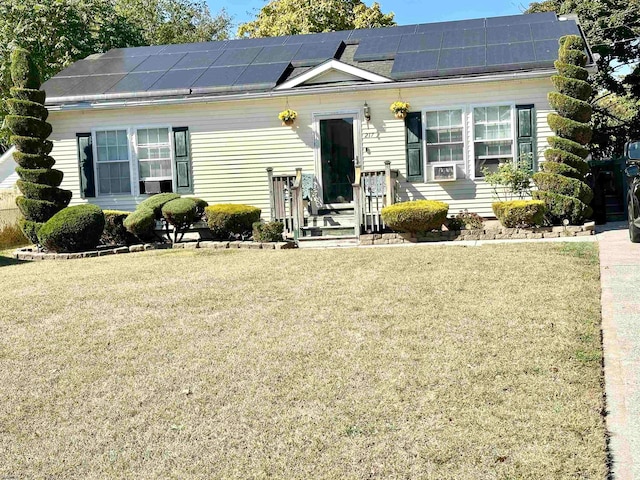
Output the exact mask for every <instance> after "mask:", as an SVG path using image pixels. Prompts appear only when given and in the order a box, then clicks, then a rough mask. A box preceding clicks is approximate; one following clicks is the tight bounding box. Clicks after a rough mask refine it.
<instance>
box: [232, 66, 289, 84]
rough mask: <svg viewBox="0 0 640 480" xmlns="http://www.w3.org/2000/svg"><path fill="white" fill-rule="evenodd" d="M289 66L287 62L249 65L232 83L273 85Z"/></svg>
mask: <svg viewBox="0 0 640 480" xmlns="http://www.w3.org/2000/svg"><path fill="white" fill-rule="evenodd" d="M287 68H289V63H284V62H283V63H264V64H260V65H249V66H248V67H247V68H246V69H245V70H244V71H243V72H242V73H241V74H240V76H239V77H238V79H237V80H236V81H235V82H234V85H260V86H264V87H265V88H266V87H273V86H275V85H276V84H277V83H278V80H280V78H281V77H282V74H283V73H284V72H285V71H286V70H287Z"/></svg>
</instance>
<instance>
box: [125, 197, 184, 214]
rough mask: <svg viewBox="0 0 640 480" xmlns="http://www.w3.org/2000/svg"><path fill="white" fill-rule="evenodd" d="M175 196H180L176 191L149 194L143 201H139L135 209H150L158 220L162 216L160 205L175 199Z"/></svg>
mask: <svg viewBox="0 0 640 480" xmlns="http://www.w3.org/2000/svg"><path fill="white" fill-rule="evenodd" d="M176 198H180V195H178V194H177V193H158V194H156V195H151V196H150V197H149V198H147V199H146V200H145V201H143V202H141V203H140V204H139V205H138V207H137V208H136V210H140V209H146V210H151V211H152V212H153V214H154V216H155V218H156V219H158V220H160V218H161V217H162V207H163V206H164V204H165V203H167V202H170V201H171V200H175V199H176Z"/></svg>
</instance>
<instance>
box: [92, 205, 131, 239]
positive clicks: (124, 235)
mask: <svg viewBox="0 0 640 480" xmlns="http://www.w3.org/2000/svg"><path fill="white" fill-rule="evenodd" d="M103 213H104V230H103V232H102V236H101V237H100V243H102V244H104V245H133V244H134V243H137V241H138V240H137V238H136V237H135V236H134V235H133V234H131V233H129V232H128V231H127V229H126V228H125V226H124V220H125V219H126V218H127V217H128V216H129V215H130V213H131V212H123V211H120V210H105V211H104V212H103Z"/></svg>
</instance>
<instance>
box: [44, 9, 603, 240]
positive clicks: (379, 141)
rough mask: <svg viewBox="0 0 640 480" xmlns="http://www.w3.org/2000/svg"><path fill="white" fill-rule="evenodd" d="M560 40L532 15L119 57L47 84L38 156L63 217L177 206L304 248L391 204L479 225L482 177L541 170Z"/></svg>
mask: <svg viewBox="0 0 640 480" xmlns="http://www.w3.org/2000/svg"><path fill="white" fill-rule="evenodd" d="M567 34H575V35H580V36H582V37H583V38H584V34H583V32H582V30H581V28H580V25H579V23H578V19H577V17H575V16H560V17H559V16H557V15H556V14H555V13H539V14H529V15H514V16H506V17H495V18H480V19H471V20H461V21H453V22H444V23H430V24H420V25H406V26H397V27H388V28H379V29H364V30H353V31H342V32H331V33H319V34H311V35H294V36H287V37H275V38H258V39H237V40H229V41H218V42H208V43H197V44H184V45H168V46H150V47H139V48H125V49H115V50H111V51H109V52H106V53H103V54H96V55H91V56H90V57H87V58H86V59H84V60H80V61H78V62H76V63H74V64H73V65H71V66H70V67H68V68H66V69H65V70H63V71H62V72H60V73H59V74H58V75H56V76H55V77H53V78H52V79H50V80H48V81H47V82H46V83H45V84H44V86H43V89H45V90H46V92H47V106H48V108H49V110H50V117H49V121H50V122H51V123H52V125H53V134H52V137H51V139H52V140H53V141H54V144H55V147H54V150H53V153H52V155H53V156H54V157H55V158H56V161H57V165H56V168H59V169H61V170H63V171H64V173H65V177H64V182H63V184H62V185H61V186H62V187H63V188H65V189H69V190H72V191H73V200H72V204H73V203H81V202H92V203H95V204H97V205H99V206H101V207H103V208H105V209H106V208H109V209H124V210H131V209H133V208H134V207H135V206H136V204H137V203H139V202H140V201H142V200H143V199H144V198H146V197H147V195H149V194H152V193H156V192H168V191H173V192H177V193H181V194H185V195H194V196H197V197H200V198H203V199H205V200H207V201H208V202H209V203H222V202H225V203H247V204H252V205H255V206H258V207H260V208H261V209H262V211H263V217H264V218H265V219H269V218H278V219H281V220H283V221H285V222H286V223H287V230H288V231H289V232H293V233H295V234H299V235H300V236H304V235H325V234H327V233H333V234H339V233H343V234H344V233H349V232H344V231H343V230H344V229H345V227H347V230H348V229H349V228H351V231H350V233H351V235H353V233H354V231H353V225H354V224H355V225H356V229H355V233H356V234H358V233H359V231H360V230H361V229H362V230H368V231H371V230H376V229H379V228H381V227H382V225H381V223H380V222H381V220H380V215H379V211H380V208H381V207H382V206H383V205H386V204H390V203H393V202H395V201H398V200H409V199H422V198H427V199H434V200H442V201H445V202H447V203H449V204H450V213H457V211H459V210H461V209H469V210H470V211H473V212H477V213H479V214H481V215H484V216H492V215H493V214H492V211H491V202H492V191H491V188H490V187H489V186H488V185H487V184H486V183H485V182H484V181H483V173H482V172H483V168H488V169H495V168H496V167H497V166H498V165H499V164H500V162H505V161H515V159H516V158H518V157H520V156H523V155H528V156H531V157H532V158H533V162H534V164H537V163H538V162H540V161H543V160H544V157H543V155H542V152H543V151H544V149H545V148H546V147H547V142H546V138H547V137H548V136H549V135H550V134H551V132H550V130H549V127H548V125H547V121H546V117H547V113H548V112H549V109H550V107H549V104H548V102H547V93H548V92H549V91H550V90H552V89H553V86H552V83H551V80H550V77H551V75H553V74H554V73H555V70H554V67H553V62H554V60H555V59H556V58H557V51H558V39H559V38H560V37H561V36H563V35H567ZM588 53H589V59H590V61H589V68H593V64H594V61H593V57H592V55H591V54H590V52H588ZM399 100H401V101H405V102H408V103H409V104H410V106H411V108H410V113H409V114H408V115H407V117H406V118H405V119H401V118H400V119H398V118H395V117H394V115H393V113H392V112H391V111H390V109H389V107H390V105H391V104H392V103H393V102H395V101H399ZM285 109H292V110H295V111H296V112H297V114H298V117H297V119H296V120H295V122H294V123H293V125H291V126H287V125H283V124H282V123H281V121H280V120H279V119H278V113H279V112H280V111H283V110H285ZM359 226H360V227H361V228H358V227H359ZM341 227H342V228H341ZM331 229H333V230H331Z"/></svg>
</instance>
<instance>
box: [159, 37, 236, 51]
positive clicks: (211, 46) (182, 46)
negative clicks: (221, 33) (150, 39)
mask: <svg viewBox="0 0 640 480" xmlns="http://www.w3.org/2000/svg"><path fill="white" fill-rule="evenodd" d="M226 44H227V41H226V40H222V41H216V42H200V43H179V44H175V45H167V46H166V48H165V49H164V50H162V53H192V52H210V51H214V50H220V49H222V48H224V47H225V45H226Z"/></svg>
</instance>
